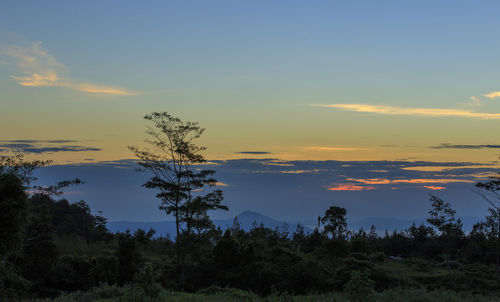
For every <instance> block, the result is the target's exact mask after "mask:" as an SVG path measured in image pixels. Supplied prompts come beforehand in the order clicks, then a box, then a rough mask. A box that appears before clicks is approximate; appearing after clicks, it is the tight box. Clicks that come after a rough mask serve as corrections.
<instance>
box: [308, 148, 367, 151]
mask: <svg viewBox="0 0 500 302" xmlns="http://www.w3.org/2000/svg"><path fill="white" fill-rule="evenodd" d="M306 150H311V151H326V152H329V151H360V150H366V149H364V148H351V147H306Z"/></svg>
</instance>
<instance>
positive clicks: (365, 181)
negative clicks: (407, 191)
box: [346, 178, 473, 185]
mask: <svg viewBox="0 0 500 302" xmlns="http://www.w3.org/2000/svg"><path fill="white" fill-rule="evenodd" d="M346 180H349V181H355V182H359V183H363V184H368V185H386V184H436V183H437V184H447V183H460V182H469V183H470V182H473V181H472V180H467V179H454V178H447V179H445V178H440V179H436V178H412V179H392V180H390V179H386V178H369V179H362V178H347V179H346Z"/></svg>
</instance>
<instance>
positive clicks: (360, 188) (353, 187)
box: [327, 183, 376, 191]
mask: <svg viewBox="0 0 500 302" xmlns="http://www.w3.org/2000/svg"><path fill="white" fill-rule="evenodd" d="M375 189H376V188H375V187H364V186H359V185H356V184H349V183H345V184H336V185H335V186H332V187H328V188H327V190H328V191H364V190H375Z"/></svg>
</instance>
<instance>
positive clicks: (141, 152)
mask: <svg viewBox="0 0 500 302" xmlns="http://www.w3.org/2000/svg"><path fill="white" fill-rule="evenodd" d="M144 118H145V119H146V120H147V121H149V122H151V124H152V126H149V127H148V129H147V131H146V134H147V135H148V140H147V142H148V143H149V144H150V145H151V147H152V149H141V148H138V147H129V148H130V149H131V150H132V151H133V152H134V153H135V155H136V156H137V157H138V158H139V159H138V164H139V165H140V166H141V167H142V170H143V171H148V172H150V173H152V177H151V179H149V180H148V181H147V182H146V183H145V184H144V185H143V186H144V187H146V188H149V189H155V190H158V191H159V192H158V194H157V195H156V196H157V197H158V198H159V199H160V200H161V203H160V206H159V208H160V210H163V211H165V213H166V214H167V215H170V214H171V215H173V216H174V217H175V223H176V245H177V260H178V265H179V266H180V271H181V273H180V279H181V283H182V282H183V281H184V261H185V257H186V255H187V253H188V252H189V248H187V246H188V245H189V241H190V237H191V236H192V235H193V233H194V230H196V231H198V232H200V231H201V229H203V228H205V229H206V228H208V227H211V226H212V223H211V222H210V220H209V219H208V216H207V212H208V211H209V210H217V209H222V210H228V208H227V207H226V206H225V205H222V199H223V198H222V191H221V190H218V189H213V190H207V189H206V188H205V187H212V188H213V187H215V185H216V183H217V180H215V179H214V178H213V175H214V173H215V171H213V170H208V169H201V166H200V165H202V164H204V163H205V162H206V161H205V158H204V157H203V155H202V154H201V152H202V151H203V150H205V147H201V146H198V145H196V144H195V143H194V141H195V140H196V139H197V138H199V137H200V136H201V135H202V134H203V132H204V131H205V129H203V128H201V127H200V126H198V123H196V122H185V121H182V120H180V119H179V118H176V117H173V116H171V115H170V114H168V113H166V112H154V113H151V114H147V115H146V116H144Z"/></svg>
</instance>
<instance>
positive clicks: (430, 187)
mask: <svg viewBox="0 0 500 302" xmlns="http://www.w3.org/2000/svg"><path fill="white" fill-rule="evenodd" d="M424 188H426V189H429V190H444V189H446V187H438V186H424Z"/></svg>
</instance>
